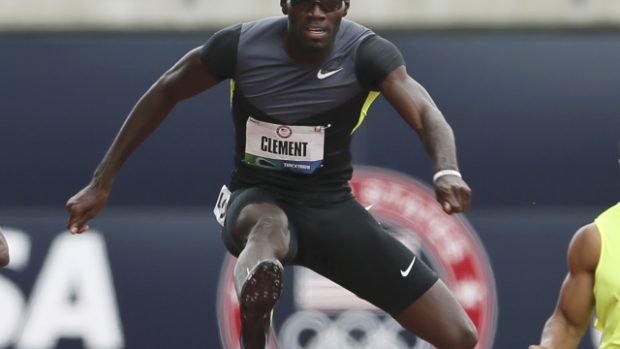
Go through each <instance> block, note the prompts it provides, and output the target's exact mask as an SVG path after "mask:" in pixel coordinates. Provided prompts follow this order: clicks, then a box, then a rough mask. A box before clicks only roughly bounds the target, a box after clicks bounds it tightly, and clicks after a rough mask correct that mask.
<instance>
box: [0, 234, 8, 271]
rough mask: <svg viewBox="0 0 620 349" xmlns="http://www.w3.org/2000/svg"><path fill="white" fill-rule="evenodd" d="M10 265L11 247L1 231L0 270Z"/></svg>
mask: <svg viewBox="0 0 620 349" xmlns="http://www.w3.org/2000/svg"><path fill="white" fill-rule="evenodd" d="M7 264H9V246H8V244H7V243H6V239H5V238H4V235H2V230H0V268H2V267H4V266H6V265H7Z"/></svg>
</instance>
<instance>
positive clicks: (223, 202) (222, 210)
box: [213, 185, 230, 227]
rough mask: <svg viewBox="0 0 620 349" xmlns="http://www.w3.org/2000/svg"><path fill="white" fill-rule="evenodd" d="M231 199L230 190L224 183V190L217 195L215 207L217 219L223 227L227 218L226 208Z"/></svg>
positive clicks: (214, 212) (214, 211)
mask: <svg viewBox="0 0 620 349" xmlns="http://www.w3.org/2000/svg"><path fill="white" fill-rule="evenodd" d="M229 199H230V190H229V189H228V187H227V186H226V185H223V186H222V190H220V195H218V197H217V202H216V203H215V207H214V208H213V214H214V215H215V219H217V222H218V223H220V225H221V226H222V227H223V226H224V220H225V219H226V208H227V207H228V200H229Z"/></svg>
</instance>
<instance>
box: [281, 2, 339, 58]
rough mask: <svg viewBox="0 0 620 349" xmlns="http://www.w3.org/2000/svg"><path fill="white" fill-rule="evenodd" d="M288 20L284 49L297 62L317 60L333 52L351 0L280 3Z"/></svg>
mask: <svg viewBox="0 0 620 349" xmlns="http://www.w3.org/2000/svg"><path fill="white" fill-rule="evenodd" d="M280 6H281V7H282V12H283V13H284V14H285V15H287V16H288V29H287V35H286V39H285V48H286V49H287V51H288V53H289V54H290V55H291V56H292V57H293V58H295V59H301V60H309V61H313V60H317V59H322V58H324V57H325V56H326V55H327V54H329V52H330V51H331V49H332V47H333V45H334V41H335V38H336V34H337V33H338V29H339V28H340V22H341V21H342V17H344V16H346V14H347V11H348V9H349V0H280Z"/></svg>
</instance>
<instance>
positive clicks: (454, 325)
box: [396, 280, 478, 349]
mask: <svg viewBox="0 0 620 349" xmlns="http://www.w3.org/2000/svg"><path fill="white" fill-rule="evenodd" d="M396 320H397V321H398V322H399V323H400V324H401V325H402V326H403V327H404V328H406V329H407V330H409V331H411V332H412V333H415V334H416V335H417V336H418V337H420V338H422V339H424V340H426V341H427V342H429V343H431V344H433V345H434V346H435V347H436V348H437V349H471V348H474V347H475V346H476V343H477V342H478V334H477V331H476V328H475V327H474V324H473V323H472V322H471V320H470V319H469V317H468V316H467V314H466V313H465V311H464V310H463V308H462V307H461V305H460V304H459V303H458V301H457V300H456V298H455V297H454V296H453V294H452V292H451V291H450V290H449V289H448V287H447V286H446V285H445V284H444V283H443V282H442V281H441V280H437V282H436V283H435V284H434V285H433V286H432V287H431V288H430V289H429V290H428V291H426V292H425V293H424V294H423V295H422V297H420V298H418V299H417V300H416V301H415V302H413V303H412V304H411V305H409V306H408V307H407V308H406V309H405V310H404V311H403V312H402V313H401V314H400V315H398V316H397V317H396Z"/></svg>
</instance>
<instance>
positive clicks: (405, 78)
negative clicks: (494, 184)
mask: <svg viewBox="0 0 620 349" xmlns="http://www.w3.org/2000/svg"><path fill="white" fill-rule="evenodd" d="M379 89H380V90H381V93H382V94H383V95H384V96H385V97H386V98H387V100H388V101H389V102H390V103H391V104H392V106H393V107H394V108H395V109H396V111H398V113H399V114H400V115H401V116H402V117H403V119H405V121H406V122H407V123H408V124H409V125H410V126H411V127H412V128H413V129H414V130H415V131H416V132H417V133H418V135H419V136H420V139H421V140H422V142H423V143H424V146H425V147H426V151H427V152H428V154H429V155H430V157H431V159H432V161H433V167H434V170H435V171H438V170H447V169H450V170H458V162H457V158H456V146H455V142H454V134H453V132H452V128H451V127H450V125H449V124H448V122H447V121H446V120H445V118H444V117H443V114H442V113H441V111H439V109H438V108H437V105H436V104H435V102H434V101H433V100H432V98H431V96H430V95H429V94H428V92H427V91H426V90H425V89H424V87H422V86H421V85H420V84H419V83H418V82H416V81H415V80H413V79H412V78H411V77H410V76H409V75H408V74H407V70H406V69H405V67H404V66H401V67H399V68H397V69H396V70H394V71H393V72H392V73H390V74H389V75H388V76H387V77H386V78H385V79H384V80H383V82H382V83H381V84H380V85H379ZM435 190H436V193H437V199H438V200H439V202H440V203H441V204H442V206H443V208H444V210H445V211H446V212H447V213H454V212H463V211H464V210H466V209H467V208H468V207H469V204H470V200H471V189H470V188H469V186H468V185H467V183H465V181H463V180H462V179H461V178H459V177H456V176H444V177H440V178H439V179H438V180H437V182H436V183H435Z"/></svg>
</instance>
